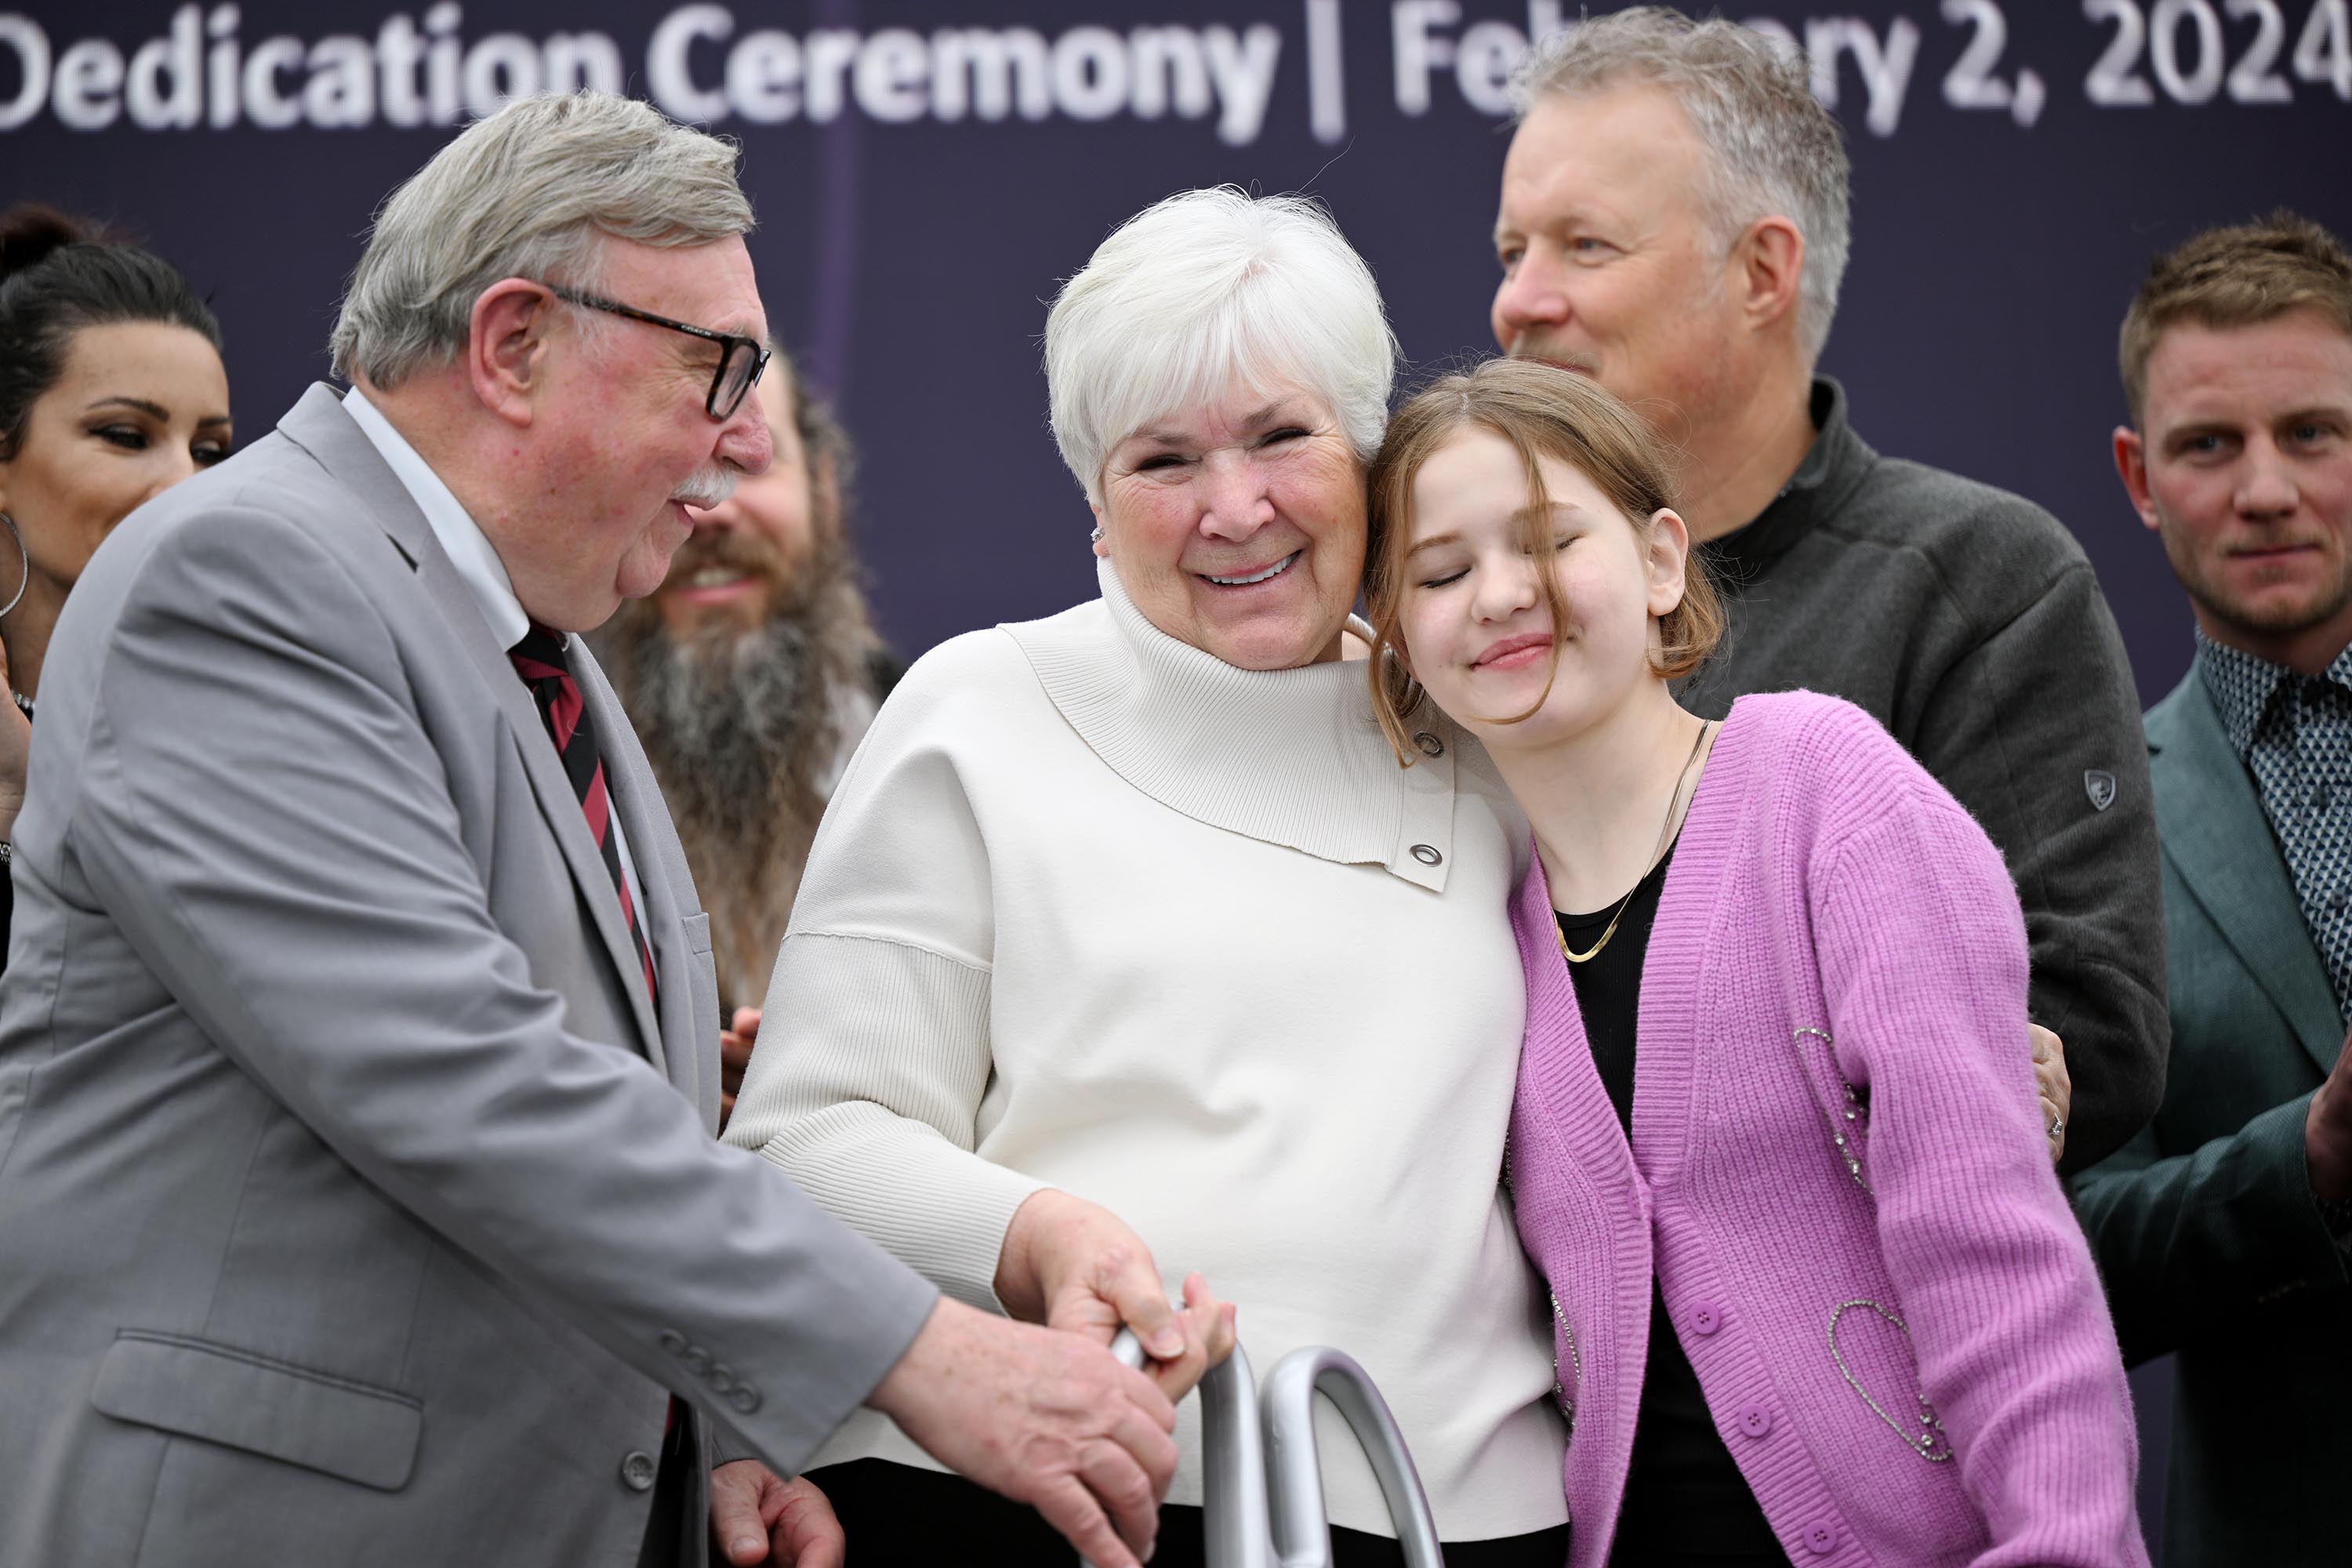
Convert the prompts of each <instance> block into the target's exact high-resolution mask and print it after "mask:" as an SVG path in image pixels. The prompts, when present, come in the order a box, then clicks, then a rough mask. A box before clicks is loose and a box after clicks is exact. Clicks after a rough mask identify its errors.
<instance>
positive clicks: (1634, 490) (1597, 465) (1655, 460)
mask: <svg viewBox="0 0 2352 1568" xmlns="http://www.w3.org/2000/svg"><path fill="white" fill-rule="evenodd" d="M1473 428H1475V429H1480V430H1488V431H1492V432H1493V433H1494V434H1495V435H1497V436H1499V437H1502V438H1503V439H1504V440H1506V441H1508V442H1509V443H1510V444H1511V445H1512V447H1514V448H1516V449H1517V452H1518V454H1519V458H1520V460H1521V461H1522V462H1523V463H1524V464H1525V465H1526V468H1527V475H1528V505H1527V508H1526V509H1525V510H1523V511H1521V512H1520V513H1519V532H1520V542H1521V543H1522V544H1523V545H1524V546H1525V547H1526V549H1527V550H1528V553H1529V555H1530V557H1531V558H1532V559H1534V560H1537V561H1544V560H1549V558H1550V554H1551V527H1552V524H1551V498H1550V496H1549V495H1548V494H1547V493H1546V492H1545V489H1544V481H1543V469H1542V467H1541V459H1543V458H1552V459H1554V460H1555V461H1558V462H1562V463H1565V464H1567V465H1568V466H1569V467H1570V468H1574V469H1575V470H1576V471H1577V472H1578V473H1580V474H1582V475H1583V476H1584V477H1585V478H1587V479H1591V481H1592V483H1593V485H1594V486H1595V487H1596V488H1597V489H1599V490H1600V491H1601V494H1602V495H1604V496H1607V497H1608V498H1609V500H1610V504H1612V506H1614V507H1615V508H1616V509H1617V510H1619V511H1622V512H1623V513H1624V514H1625V516H1626V518H1627V519H1628V520H1629V521H1631V522H1632V523H1633V531H1634V532H1635V533H1636V534H1637V535H1639V536H1640V537H1641V539H1642V540H1643V542H1644V543H1646V542H1648V540H1649V537H1650V533H1651V531H1652V529H1653V528H1654V522H1653V521H1652V520H1653V519H1654V517H1655V515H1656V514H1657V513H1658V512H1659V511H1661V510H1666V509H1668V508H1670V507H1672V506H1673V505H1674V493H1673V490H1672V488H1671V486H1670V485H1669V482H1668V480H1667V477H1666V461H1665V458H1664V453H1663V452H1662V451H1661V450H1660V449H1659V446H1658V442H1657V438H1656V437H1654V436H1652V435H1651V434H1650V432H1649V430H1648V428H1647V427H1646V426H1643V424H1642V422H1641V420H1640V419H1639V418H1637V417H1636V416H1634V415H1633V412H1632V411H1631V410H1629V409H1628V408H1627V407H1626V406H1625V405H1623V404H1622V403H1620V402H1618V401H1617V399H1616V398H1614V397H1612V396H1611V395H1609V394H1608V393H1606V392H1604V391H1602V390H1601V387H1600V386H1599V385H1598V384H1596V383H1594V382H1593V381H1592V380H1591V378H1590V377H1587V376H1582V375H1579V374H1575V373H1574V372H1572V371H1565V370H1557V369H1554V368H1553V367H1552V366H1550V365H1548V364H1541V363H1537V362H1535V361H1533V360H1514V359H1495V360H1488V361H1487V362H1486V363H1484V364H1482V365H1479V366H1478V367H1477V368H1476V369H1475V370H1472V371H1470V372H1468V373H1467V374H1455V375H1447V376H1443V377H1441V378H1439V379H1438V380H1436V381H1434V382H1432V383H1431V384H1429V385H1428V386H1426V387H1424V388H1423V389H1422V390H1421V391H1420V392H1419V393H1417V394H1415V395H1413V397H1412V400H1411V401H1410V402H1408V403H1407V404H1406V405H1404V406H1403V407H1402V408H1401V409H1399V410H1398V411H1397V416H1396V417H1395V418H1393V419H1391V420H1390V421H1389V428H1388V435H1387V437H1385V438H1384V439H1383V440H1382V441H1381V449H1380V453H1379V455H1378V456H1376V457H1375V458H1373V459H1372V467H1371V472H1370V477H1369V479H1368V483H1369V485H1370V491H1371V513H1370V534H1369V539H1368V542H1367V548H1366V552H1365V573H1364V600H1365V604H1366V606H1367V607H1368V608H1369V609H1370V612H1371V622H1372V633H1373V636H1372V658H1371V682H1372V707H1373V710H1374V711H1375V712H1376V713H1378V714H1379V715H1380V721H1381V730H1383V731H1386V732H1387V735H1388V738H1389V743H1390V744H1391V745H1392V746H1394V747H1395V748H1396V753H1397V758H1398V760H1399V761H1400V762H1402V763H1405V764H1406V765H1408V766H1410V765H1411V764H1412V762H1413V761H1414V759H1415V757H1416V755H1417V754H1418V753H1417V751H1416V749H1415V747H1414V746H1413V745H1412V742H1411V738H1410V728H1409V721H1410V718H1411V715H1412V710H1414V709H1415V708H1417V707H1419V706H1420V704H1421V702H1422V700H1423V692H1422V689H1421V683H1420V682H1419V681H1417V680H1415V679H1413V678H1412V673H1411V672H1410V671H1409V670H1408V669H1407V668H1405V661H1404V659H1403V658H1401V657H1400V656H1399V653H1398V643H1399V638H1398V636H1397V626H1398V622H1399V621H1400V619H1401V618H1402V615H1403V599H1404V564H1405V555H1406V553H1407V552H1409V551H1410V550H1411V549H1412V483H1413V479H1415V477H1416V476H1418V475H1419V474H1420V472H1421V468H1422V465H1423V463H1426V462H1428V461H1429V459H1430V458H1432V457H1433V456H1434V455H1435V454H1436V452H1437V450H1438V449H1439V448H1440V447H1444V445H1445V444H1446V442H1448V441H1450V440H1452V439H1453V438H1454V436H1455V435H1456V434H1457V433H1459V432H1460V431H1462V430H1465V429H1473ZM1536 578H1537V581H1538V582H1539V583H1540V584H1542V585H1543V595H1544V603H1545V604H1546V605H1548V606H1549V609H1550V611H1551V624H1552V639H1553V642H1552V668H1553V672H1554V673H1555V674H1557V673H1558V670H1559V639H1560V637H1561V636H1562V635H1563V628H1564V627H1566V626H1567V625H1568V618H1569V616H1568V605H1567V603H1566V602H1565V601H1564V600H1562V599H1561V597H1560V593H1559V582H1558V580H1557V579H1556V578H1555V577H1554V576H1553V574H1551V573H1549V572H1538V573H1537V574H1536ZM1657 621H1658V637H1659V647H1658V649H1657V651H1656V652H1655V653H1654V654H1653V655H1652V656H1651V659H1650V668H1652V669H1653V670H1654V671H1655V672H1656V673H1657V675H1658V676H1659V677H1660V678H1661V679H1666V680H1674V679H1679V678H1681V677H1683V676H1685V675H1688V674H1689V673H1691V671H1693V670H1695V669H1696V668H1698V667H1699V666H1700V665H1701V664H1702V663H1704V662H1705V661H1706V656H1707V655H1708V654H1709V653H1711V652H1712V651H1714V648H1715V645H1716V643H1717V641H1719V640H1720V639H1721V638H1722V636H1723V602H1722V600H1721V599H1720V598H1718V597H1717V595H1716V591H1715V584H1713V583H1712V582H1710V581H1709V580H1708V578H1707V574H1706V566H1705V565H1704V563H1702V562H1701V561H1700V560H1699V557H1698V553H1697V552H1696V550H1694V551H1693V552H1691V553H1690V554H1689V555H1688V556H1687V557H1686V558H1685V562H1684V565H1683V596H1682V602H1681V603H1680V604H1677V605H1675V607H1674V608H1673V609H1671V610H1668V611H1667V612H1666V613H1665V614H1664V615H1663V616H1658V617H1657ZM1550 695H1551V686H1550V682H1549V680H1547V681H1546V683H1545V686H1544V693H1543V697H1539V698H1538V699H1537V700H1536V707H1535V708H1530V709H1528V711H1527V712H1525V713H1518V714H1514V715H1513V716H1511V717H1510V718H1508V719H1506V720H1503V721H1502V722H1504V723H1509V724H1516V723H1519V722H1521V721H1525V720H1527V719H1528V718H1531V717H1533V716H1534V714H1535V711H1536V709H1537V708H1540V707H1541V706H1542V705H1543V701H1544V699H1545V698H1548V697H1549V696H1550Z"/></svg>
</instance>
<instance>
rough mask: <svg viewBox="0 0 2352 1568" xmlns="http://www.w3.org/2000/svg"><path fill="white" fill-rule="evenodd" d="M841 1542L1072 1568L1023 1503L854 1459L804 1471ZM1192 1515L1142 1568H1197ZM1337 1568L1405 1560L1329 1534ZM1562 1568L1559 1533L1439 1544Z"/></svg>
mask: <svg viewBox="0 0 2352 1568" xmlns="http://www.w3.org/2000/svg"><path fill="white" fill-rule="evenodd" d="M808 1479H811V1480H813V1481H814V1482H815V1483H816V1484H817V1485H818V1486H820V1487H822V1488H824V1495H825V1496H826V1497H828V1498H830V1499H832V1500H833V1507H834V1511H835V1513H838V1514H839V1515H840V1516H841V1525H842V1529H843V1530H844V1531H847V1533H848V1536H849V1568H897V1565H898V1564H899V1563H940V1564H942V1565H947V1564H965V1563H972V1564H996V1563H1003V1565H1004V1568H1047V1565H1051V1568H1072V1565H1075V1564H1076V1562H1077V1561H1078V1554H1077V1552H1076V1551H1075V1550H1074V1549H1073V1548H1072V1547H1071V1545H1070V1543H1069V1542H1066V1541H1065V1540H1063V1539H1062V1537H1061V1535H1060V1534H1059V1533H1058V1532H1057V1531H1055V1529H1054V1527H1053V1526H1052V1525H1050V1524H1047V1523H1046V1522H1045V1520H1044V1519H1042V1518H1040V1517H1039V1516H1038V1513H1037V1510H1034V1509H1033V1508H1030V1507H1028V1506H1026V1505H1025V1504H1022V1503H1017V1502H1013V1501H1012V1500H1010V1499H1007V1498H1002V1497H999V1496H997V1495H996V1494H995V1493H994V1492H992V1491H990V1490H989V1489H986V1488H985V1487H982V1486H976V1485H974V1484H973V1483H972V1482H971V1481H967V1480H965V1479H963V1478H961V1476H943V1475H940V1474H939V1473H937V1472H936V1471H932V1470H923V1469H917V1468H915V1467H913V1466H911V1465H894V1464H892V1463H890V1462H889V1461H888V1460H887V1459H858V1460H855V1461H853V1462H851V1463H849V1464H846V1465H827V1466H826V1467H825V1468H823V1469H821V1470H811V1471H810V1472H809V1477H808ZM1201 1530H1202V1524H1201V1510H1199V1509H1197V1508H1185V1507H1181V1506H1179V1505H1176V1504H1171V1505H1170V1506H1168V1507H1166V1508H1163V1509H1161V1510H1160V1547H1159V1550H1158V1551H1157V1552H1155V1553H1153V1555H1152V1559H1151V1568H1202V1563H1203V1557H1202V1552H1203V1546H1202V1537H1201ZM1331 1553H1332V1557H1333V1559H1334V1561H1335V1563H1337V1565H1338V1568H1404V1551H1403V1549H1402V1547H1400V1546H1398V1545H1397V1543H1396V1542H1393V1541H1391V1540H1389V1539H1388V1538H1387V1537H1386V1536H1381V1535H1366V1534H1364V1533H1363V1532H1362V1531H1355V1530H1339V1529H1334V1530H1333V1531H1331ZM1567 1561H1568V1526H1566V1525H1564V1524H1563V1525H1561V1526H1559V1528H1557V1529H1555V1530H1547V1531H1542V1532H1541V1533H1540V1534H1537V1535H1517V1536H1512V1537H1509V1538H1507V1539H1506V1540H1501V1541H1465V1542H1446V1543H1445V1563H1446V1568H1560V1564H1561V1563H1565V1562H1567Z"/></svg>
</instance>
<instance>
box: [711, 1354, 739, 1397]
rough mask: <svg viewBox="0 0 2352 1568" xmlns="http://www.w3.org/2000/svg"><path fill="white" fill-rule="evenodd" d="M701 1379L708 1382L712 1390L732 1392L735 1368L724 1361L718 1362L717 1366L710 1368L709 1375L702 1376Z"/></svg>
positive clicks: (721, 1392) (725, 1392) (723, 1392)
mask: <svg viewBox="0 0 2352 1568" xmlns="http://www.w3.org/2000/svg"><path fill="white" fill-rule="evenodd" d="M703 1381H704V1382H705V1383H708V1384H710V1386H711V1389H712V1391H713V1392H715V1393H718V1394H730V1393H732V1392H733V1391H734V1388H735V1369H734V1368H733V1367H731V1366H729V1365H728V1364H727V1363H725V1362H720V1363H719V1364H718V1365H717V1366H714V1367H712V1368H711V1369H710V1375H709V1376H708V1377H706V1378H704V1379H703Z"/></svg>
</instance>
